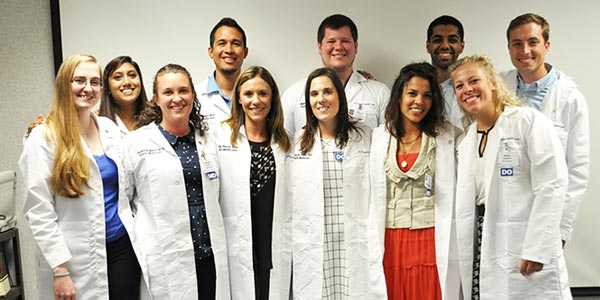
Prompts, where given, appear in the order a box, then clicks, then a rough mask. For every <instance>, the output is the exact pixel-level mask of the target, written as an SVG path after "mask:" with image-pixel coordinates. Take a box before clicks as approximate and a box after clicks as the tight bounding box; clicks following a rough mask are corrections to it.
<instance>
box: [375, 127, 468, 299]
mask: <svg viewBox="0 0 600 300" xmlns="http://www.w3.org/2000/svg"><path fill="white" fill-rule="evenodd" d="M454 130H456V129H455V128H454V127H453V126H452V125H451V124H446V125H445V127H443V128H442V129H441V130H440V134H439V135H438V136H437V137H436V138H435V141H436V147H435V175H434V176H435V177H434V191H435V255H436V263H437V269H438V276H439V279H440V287H441V290H442V299H459V298H460V278H459V274H458V254H457V245H456V228H455V224H454V220H453V216H454V215H453V212H454V192H455V186H456V159H455V156H454V153H455V146H454V145H455V144H454V141H455V133H454ZM390 137H391V135H390V133H389V132H388V131H387V130H386V129H385V127H384V126H380V127H378V128H376V129H375V130H374V131H373V139H372V144H371V162H370V164H371V171H370V172H371V193H372V199H373V200H372V201H373V203H374V204H375V210H374V211H375V214H376V217H375V220H377V232H378V238H379V247H378V248H379V249H380V251H381V253H380V254H379V256H380V257H382V258H383V252H384V251H383V250H384V240H385V238H384V237H385V221H386V207H387V200H386V199H387V194H386V193H387V189H386V182H387V179H386V178H387V177H386V174H385V167H384V162H385V159H386V156H387V151H388V147H389V143H390Z"/></svg>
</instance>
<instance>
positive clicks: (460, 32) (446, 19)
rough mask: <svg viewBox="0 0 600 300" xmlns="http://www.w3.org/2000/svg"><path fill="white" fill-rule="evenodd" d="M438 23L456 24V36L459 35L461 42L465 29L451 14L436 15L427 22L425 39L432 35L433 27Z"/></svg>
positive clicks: (463, 38)
mask: <svg viewBox="0 0 600 300" xmlns="http://www.w3.org/2000/svg"><path fill="white" fill-rule="evenodd" d="M438 25H453V26H456V28H458V36H459V37H460V41H461V42H462V41H464V40H465V29H464V28H463V25H462V23H460V21H459V20H458V19H457V18H455V17H453V16H448V15H443V16H439V17H437V18H436V19H435V20H433V21H431V23H429V27H427V41H429V40H430V39H431V36H432V35H433V28H434V27H435V26H438Z"/></svg>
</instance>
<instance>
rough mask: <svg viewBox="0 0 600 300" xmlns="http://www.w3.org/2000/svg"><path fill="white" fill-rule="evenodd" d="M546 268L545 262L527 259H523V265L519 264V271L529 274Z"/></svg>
mask: <svg viewBox="0 0 600 300" xmlns="http://www.w3.org/2000/svg"><path fill="white" fill-rule="evenodd" d="M543 268H544V264H543V263H539V262H535V261H530V260H526V259H521V266H519V272H521V274H523V275H525V276H527V275H531V274H532V273H533V272H539V271H541V270H542V269H543Z"/></svg>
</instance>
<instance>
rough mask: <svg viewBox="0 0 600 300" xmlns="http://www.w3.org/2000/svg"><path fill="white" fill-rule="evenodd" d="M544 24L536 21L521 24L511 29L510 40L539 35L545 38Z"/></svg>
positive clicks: (540, 37)
mask: <svg viewBox="0 0 600 300" xmlns="http://www.w3.org/2000/svg"><path fill="white" fill-rule="evenodd" d="M542 33H543V30H542V26H541V25H540V24H538V23H535V22H529V23H525V24H521V25H519V26H517V27H515V28H514V29H512V30H511V31H510V40H516V39H529V38H533V37H537V38H539V39H543V36H542Z"/></svg>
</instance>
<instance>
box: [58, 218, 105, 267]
mask: <svg viewBox="0 0 600 300" xmlns="http://www.w3.org/2000/svg"><path fill="white" fill-rule="evenodd" d="M59 226H60V228H61V230H62V232H63V235H64V238H65V241H66V243H67V247H68V248H69V251H70V252H71V256H72V257H71V259H70V260H69V262H68V265H69V267H70V271H71V273H73V275H83V274H84V273H85V272H88V271H92V272H97V271H98V270H99V264H100V263H101V261H100V257H98V255H97V254H98V252H100V251H99V250H98V249H99V247H101V246H103V245H99V244H98V243H99V241H98V240H97V238H98V237H99V235H98V234H97V229H95V227H96V226H94V223H93V222H88V221H82V222H64V221H63V222H59ZM102 232H104V231H102ZM101 237H102V238H103V236H101ZM102 242H103V241H102Z"/></svg>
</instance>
